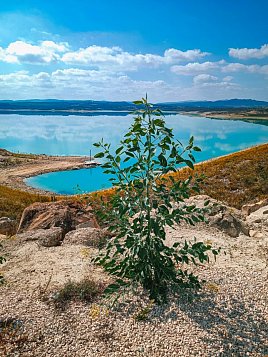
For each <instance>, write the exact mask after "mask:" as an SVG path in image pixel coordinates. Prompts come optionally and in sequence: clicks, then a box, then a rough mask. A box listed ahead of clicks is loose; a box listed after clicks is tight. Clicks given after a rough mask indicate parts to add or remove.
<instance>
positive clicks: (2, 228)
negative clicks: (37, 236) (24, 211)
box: [0, 217, 16, 235]
mask: <svg viewBox="0 0 268 357" xmlns="http://www.w3.org/2000/svg"><path fill="white" fill-rule="evenodd" d="M15 233H16V221H15V220H14V219H11V218H8V217H1V218H0V234H4V235H14V234H15Z"/></svg>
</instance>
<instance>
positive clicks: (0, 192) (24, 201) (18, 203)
mask: <svg viewBox="0 0 268 357" xmlns="http://www.w3.org/2000/svg"><path fill="white" fill-rule="evenodd" d="M52 200H54V197H50V196H42V195H36V194H33V193H29V192H24V191H20V190H15V189H12V188H9V187H7V186H3V185H0V217H10V218H13V219H16V220H19V219H20V217H21V215H22V212H23V210H24V209H25V208H26V207H28V206H30V205H31V204H32V203H34V202H51V201H52Z"/></svg>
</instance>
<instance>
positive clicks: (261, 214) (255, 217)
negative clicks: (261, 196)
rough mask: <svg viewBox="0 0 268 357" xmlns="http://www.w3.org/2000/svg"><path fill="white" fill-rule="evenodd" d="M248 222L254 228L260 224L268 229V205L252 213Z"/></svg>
mask: <svg viewBox="0 0 268 357" xmlns="http://www.w3.org/2000/svg"><path fill="white" fill-rule="evenodd" d="M246 222H247V223H248V224H249V225H253V226H254V225H256V224H260V225H262V226H267V227H268V205H267V206H264V207H261V208H259V209H258V210H257V211H254V212H253V213H251V214H250V215H249V216H248V217H247V219H246Z"/></svg>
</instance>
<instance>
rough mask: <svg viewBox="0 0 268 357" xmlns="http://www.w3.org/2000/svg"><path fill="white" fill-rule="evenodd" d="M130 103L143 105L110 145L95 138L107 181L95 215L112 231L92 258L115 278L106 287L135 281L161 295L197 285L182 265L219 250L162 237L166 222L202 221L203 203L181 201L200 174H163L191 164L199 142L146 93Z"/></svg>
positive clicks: (115, 288)
mask: <svg viewBox="0 0 268 357" xmlns="http://www.w3.org/2000/svg"><path fill="white" fill-rule="evenodd" d="M134 103H135V104H136V105H141V106H142V109H141V110H139V111H138V112H136V116H135V117H134V122H133V124H132V126H131V127H130V129H129V132H128V133H126V134H125V136H124V138H123V140H122V141H121V142H120V146H119V147H118V148H117V150H116V151H115V153H114V152H112V151H111V148H110V145H109V144H107V143H104V142H103V140H102V141H100V142H99V143H96V144H94V145H95V146H96V147H97V148H99V149H101V151H100V152H99V153H98V154H97V155H95V157H98V158H105V159H106V161H105V163H104V164H103V165H102V167H103V168H104V169H105V171H104V172H105V173H107V174H111V175H112V178H111V179H110V180H111V181H112V184H113V186H114V194H113V196H112V198H111V201H110V202H108V203H107V202H105V201H103V206H102V211H101V212H100V213H99V215H100V216H101V218H102V221H105V220H106V221H107V222H108V223H109V229H110V231H112V232H113V233H115V234H116V235H115V237H114V238H111V239H110V240H109V242H108V244H107V246H106V248H105V250H104V251H102V252H100V253H99V255H98V257H97V258H96V259H95V260H94V261H95V262H96V263H97V264H99V265H101V266H102V267H103V268H104V269H105V270H106V271H107V272H108V273H110V274H111V275H114V276H115V277H116V278H117V280H116V281H115V283H113V284H111V285H109V286H108V288H107V289H106V290H105V292H106V294H113V293H115V292H119V291H120V290H121V289H125V288H127V287H130V286H132V287H134V288H135V287H138V286H142V287H143V288H144V289H145V290H146V291H148V293H149V296H150V299H153V300H154V301H156V302H159V303H160V302H165V301H166V299H167V294H168V292H169V291H170V290H173V291H175V290H176V289H178V288H181V287H185V288H194V287H200V282H199V280H198V277H196V276H194V275H193V274H192V273H188V272H187V270H186V269H183V265H184V264H189V263H190V262H192V263H193V264H197V263H198V261H200V262H201V263H203V262H207V261H208V260H209V255H208V252H209V251H211V252H212V254H214V256H216V255H217V254H218V250H215V249H212V247H211V246H210V245H206V244H204V243H202V242H198V243H197V242H194V243H190V242H184V243H183V244H182V243H180V242H177V243H175V244H174V245H173V246H172V247H168V246H166V245H165V244H164V243H165V238H166V233H165V227H166V226H170V227H174V225H175V224H177V223H180V222H181V221H185V222H187V223H189V224H191V225H194V224H195V223H196V222H200V221H204V215H203V210H202V209H199V208H196V207H195V206H193V205H191V206H189V205H188V206H187V205H186V204H185V203H184V200H185V199H186V198H189V196H190V192H192V191H194V192H199V184H200V181H201V179H200V178H199V177H195V178H193V177H192V176H189V177H187V179H185V180H175V179H174V178H173V176H172V175H171V174H170V173H172V172H176V170H177V168H178V166H179V165H187V166H188V167H189V168H191V169H192V170H193V168H194V166H193V163H194V161H195V159H194V156H193V152H194V151H200V149H199V148H198V147H196V146H194V138H193V137H191V138H190V140H189V143H188V145H187V146H186V147H184V146H183V145H182V143H180V142H179V141H176V140H175V138H174V135H173V132H172V129H170V128H167V127H166V125H165V120H164V117H163V115H162V113H161V111H160V110H158V109H153V107H152V105H151V104H150V103H148V101H147V98H143V99H142V100H141V101H136V102H134ZM122 164H123V165H122ZM164 174H166V176H164V177H163V175H164Z"/></svg>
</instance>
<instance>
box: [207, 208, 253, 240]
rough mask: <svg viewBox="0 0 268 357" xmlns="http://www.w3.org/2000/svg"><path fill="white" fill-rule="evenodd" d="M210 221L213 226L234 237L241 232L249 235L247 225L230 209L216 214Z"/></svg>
mask: <svg viewBox="0 0 268 357" xmlns="http://www.w3.org/2000/svg"><path fill="white" fill-rule="evenodd" d="M209 223H210V224H211V226H214V227H217V228H218V229H220V230H222V231H224V232H225V233H227V234H228V235H229V236H230V237H233V238H235V237H238V236H239V234H240V233H241V232H242V233H244V234H245V235H247V236H248V235H249V229H248V227H247V225H246V224H245V223H244V222H243V221H242V220H240V219H239V218H238V217H236V216H235V215H234V214H232V213H230V212H228V211H226V212H225V213H222V214H218V215H216V216H214V217H213V218H212V219H211V220H210V222H209Z"/></svg>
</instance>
